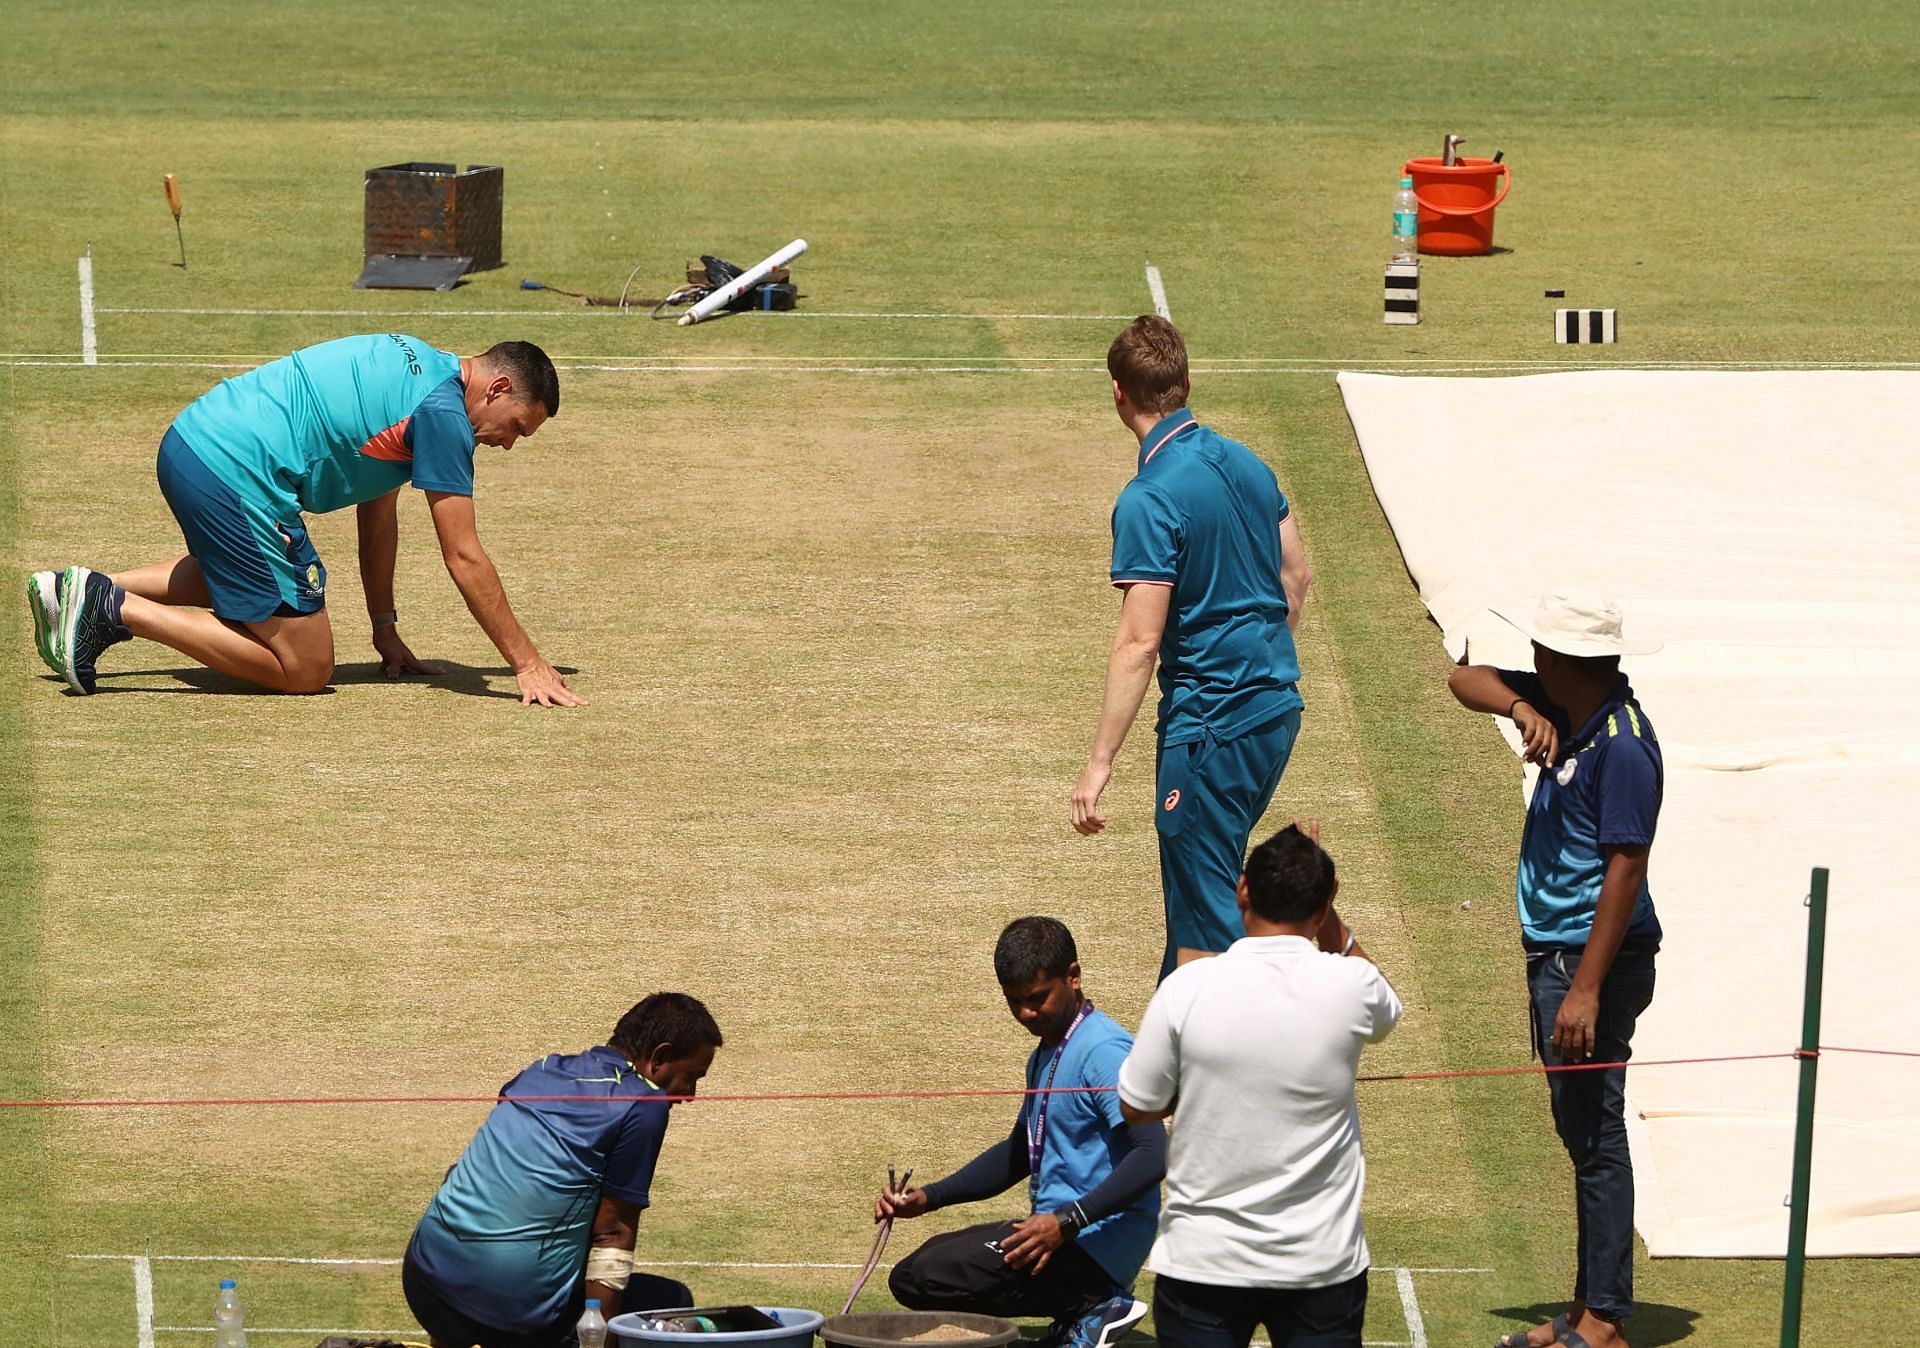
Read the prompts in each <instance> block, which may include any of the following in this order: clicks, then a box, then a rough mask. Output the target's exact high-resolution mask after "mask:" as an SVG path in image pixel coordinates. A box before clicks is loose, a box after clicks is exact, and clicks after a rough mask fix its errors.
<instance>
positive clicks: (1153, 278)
mask: <svg viewBox="0 0 1920 1348" xmlns="http://www.w3.org/2000/svg"><path fill="white" fill-rule="evenodd" d="M1147 293H1148V294H1149V295H1151V296H1153V311H1154V312H1155V313H1156V314H1159V315H1160V317H1162V318H1164V319H1166V320H1167V321H1168V322H1169V323H1171V322H1172V321H1173V314H1172V313H1171V312H1170V311H1169V310H1168V309H1167V287H1166V283H1165V282H1163V281H1162V280H1161V279H1160V269H1159V268H1158V267H1156V266H1154V265H1153V259H1152V258H1148V259H1147Z"/></svg>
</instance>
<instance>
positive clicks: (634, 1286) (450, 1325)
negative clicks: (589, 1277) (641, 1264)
mask: <svg viewBox="0 0 1920 1348" xmlns="http://www.w3.org/2000/svg"><path fill="white" fill-rule="evenodd" d="M400 1290H401V1291H402V1292H403V1293H404V1294H405V1295H406V1298H407V1309H408V1310H410V1311H412V1312H413V1318H414V1319H416V1320H418V1321H419V1322H420V1328H422V1329H424V1330H426V1331H427V1334H428V1335H429V1336H430V1337H431V1338H432V1339H433V1341H434V1342H435V1343H439V1344H444V1345H446V1348H471V1345H473V1344H479V1345H480V1348H574V1345H575V1343H576V1342H577V1341H576V1340H575V1338H574V1334H573V1327H574V1325H575V1323H576V1322H578V1320H579V1319H580V1313H581V1312H582V1311H583V1310H585V1309H586V1305H587V1293H586V1285H585V1284H584V1283H583V1284H581V1285H580V1286H579V1287H577V1288H575V1289H574V1293H573V1302H572V1304H571V1305H570V1306H569V1308H568V1310H567V1311H566V1313H565V1314H564V1315H563V1316H562V1317H561V1323H559V1324H557V1325H551V1326H549V1327H548V1328H546V1329H543V1330H541V1331H540V1332H539V1333H537V1334H524V1333H517V1332H513V1331H509V1330H505V1329H495V1328H494V1327H493V1326H492V1325H483V1324H481V1323H480V1322H479V1321H478V1320H475V1319H474V1318H473V1317H472V1316H470V1315H467V1314H466V1313H465V1312H464V1311H461V1310H460V1309H459V1308H458V1307H455V1306H453V1305H451V1304H450V1303H449V1302H447V1300H446V1299H445V1298H443V1297H442V1296H441V1295H440V1293H439V1292H438V1291H437V1290H435V1288H434V1286H433V1284H432V1283H430V1282H428V1281H427V1279H426V1278H425V1277H424V1276H422V1275H421V1273H420V1272H419V1270H417V1269H416V1268H415V1267H414V1264H413V1260H411V1259H408V1260H405V1261H404V1262H403V1263H402V1264H401V1265H400ZM693 1304H694V1303H693V1293H692V1292H691V1291H689V1290H688V1289H687V1285H686V1284H685V1283H683V1282H675V1281H674V1280H673V1279H672V1278H662V1277H660V1276H658V1275H657V1274H653V1273H636V1274H634V1275H633V1278H632V1280H631V1281H629V1282H628V1283H627V1289H626V1291H625V1292H624V1293H623V1294H622V1295H621V1297H620V1309H621V1310H622V1311H647V1310H665V1309H667V1308H668V1307H680V1306H691V1305H693ZM608 1318H609V1319H611V1318H612V1317H608Z"/></svg>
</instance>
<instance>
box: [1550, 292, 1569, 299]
mask: <svg viewBox="0 0 1920 1348" xmlns="http://www.w3.org/2000/svg"><path fill="white" fill-rule="evenodd" d="M1566 297H1567V292H1566V291H1564V290H1549V291H1548V292H1547V298H1548V299H1550V300H1563V299H1565V298H1566Z"/></svg>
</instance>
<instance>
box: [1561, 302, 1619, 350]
mask: <svg viewBox="0 0 1920 1348" xmlns="http://www.w3.org/2000/svg"><path fill="white" fill-rule="evenodd" d="M1614 312H1615V311H1614V310H1612V309H1555V310H1554V311H1553V341H1554V345H1556V346H1567V345H1570V344H1571V345H1584V344H1585V343H1588V342H1614V341H1618V340H1619V336H1618V329H1617V328H1616V327H1615V325H1614Z"/></svg>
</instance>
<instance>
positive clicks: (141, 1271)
mask: <svg viewBox="0 0 1920 1348" xmlns="http://www.w3.org/2000/svg"><path fill="white" fill-rule="evenodd" d="M133 1322H134V1325H135V1327H136V1328H137V1329H138V1330H139V1333H140V1348H153V1265H152V1264H151V1263H149V1262H148V1260H147V1257H146V1256H145V1255H135V1256H134V1259H133Z"/></svg>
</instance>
